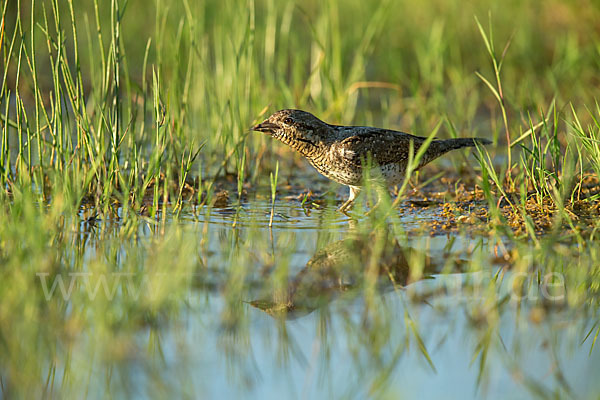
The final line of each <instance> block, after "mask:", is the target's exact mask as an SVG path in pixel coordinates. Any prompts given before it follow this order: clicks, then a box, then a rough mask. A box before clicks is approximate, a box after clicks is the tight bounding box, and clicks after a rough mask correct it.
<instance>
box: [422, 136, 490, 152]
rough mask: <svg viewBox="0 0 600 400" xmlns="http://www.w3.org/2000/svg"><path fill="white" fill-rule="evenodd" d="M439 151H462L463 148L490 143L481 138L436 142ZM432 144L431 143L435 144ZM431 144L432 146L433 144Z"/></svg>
mask: <svg viewBox="0 0 600 400" xmlns="http://www.w3.org/2000/svg"><path fill="white" fill-rule="evenodd" d="M436 142H437V145H438V146H439V148H440V150H441V151H444V152H446V151H450V150H455V149H462V148H463V147H475V146H476V145H480V146H484V145H486V144H490V143H492V142H491V141H490V140H488V139H481V138H457V139H446V140H439V141H436ZM436 142H433V143H436ZM433 143H432V144H433Z"/></svg>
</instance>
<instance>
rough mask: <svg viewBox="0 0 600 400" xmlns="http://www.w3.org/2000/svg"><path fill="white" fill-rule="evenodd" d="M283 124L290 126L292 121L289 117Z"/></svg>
mask: <svg viewBox="0 0 600 400" xmlns="http://www.w3.org/2000/svg"><path fill="white" fill-rule="evenodd" d="M283 122H284V123H285V124H287V125H292V124H293V123H294V120H293V119H291V118H290V117H286V118H285V119H284V120H283Z"/></svg>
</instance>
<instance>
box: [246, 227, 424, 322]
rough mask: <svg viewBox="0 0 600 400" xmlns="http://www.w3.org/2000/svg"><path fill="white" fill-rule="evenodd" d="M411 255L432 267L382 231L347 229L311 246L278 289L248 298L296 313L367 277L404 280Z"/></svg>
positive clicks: (277, 312)
mask: <svg viewBox="0 0 600 400" xmlns="http://www.w3.org/2000/svg"><path fill="white" fill-rule="evenodd" d="M413 260H414V261H416V262H421V263H422V265H424V267H425V268H424V272H431V271H432V265H431V260H430V259H429V257H427V256H426V255H424V254H423V253H420V252H418V251H417V250H414V249H411V248H402V247H401V246H400V245H399V244H398V242H397V240H395V239H392V238H388V237H387V233H386V234H384V236H382V235H381V234H379V235H377V234H369V235H362V236H361V235H353V236H352V237H349V238H346V239H343V240H339V241H336V242H332V243H330V244H329V245H327V246H325V247H324V248H322V249H321V250H319V251H317V252H316V253H315V254H314V255H313V257H312V258H311V259H310V260H309V261H308V262H307V263H306V266H305V267H304V268H303V269H302V270H301V271H300V272H299V273H298V274H297V275H296V276H295V277H294V278H293V279H292V280H291V281H290V282H289V285H288V287H287V290H285V291H283V293H281V292H278V293H270V294H269V295H268V296H266V297H265V298H261V299H259V300H254V301H251V302H250V304H251V305H252V306H254V307H256V308H259V309H261V310H262V311H264V312H266V313H268V314H270V315H273V316H285V317H287V318H297V317H299V316H303V315H306V314H309V313H311V312H312V311H314V310H315V309H317V308H319V307H322V306H324V305H325V304H327V303H329V302H331V301H332V300H333V299H334V298H335V297H336V296H337V295H339V294H341V293H348V292H356V289H360V288H361V287H362V286H364V284H365V282H367V281H368V280H369V279H374V280H376V281H377V284H378V286H379V287H380V288H382V289H385V288H389V287H392V286H405V285H406V284H407V282H408V278H409V274H410V271H411V261H413Z"/></svg>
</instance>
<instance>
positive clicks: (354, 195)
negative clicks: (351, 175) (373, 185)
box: [338, 186, 360, 212]
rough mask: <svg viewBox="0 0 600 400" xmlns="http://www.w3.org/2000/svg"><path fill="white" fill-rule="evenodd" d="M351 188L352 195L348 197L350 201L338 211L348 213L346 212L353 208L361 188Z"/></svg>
mask: <svg viewBox="0 0 600 400" xmlns="http://www.w3.org/2000/svg"><path fill="white" fill-rule="evenodd" d="M348 187H349V188H350V194H349V196H348V200H346V201H345V202H344V204H342V206H341V207H340V208H338V211H341V212H346V210H348V209H349V208H350V207H352V203H354V200H355V199H356V198H357V197H358V194H359V193H360V188H359V187H358V186H348Z"/></svg>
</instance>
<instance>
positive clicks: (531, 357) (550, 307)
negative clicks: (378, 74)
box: [51, 201, 600, 399]
mask: <svg viewBox="0 0 600 400" xmlns="http://www.w3.org/2000/svg"><path fill="white" fill-rule="evenodd" d="M405 211H406V210H404V211H403V210H402V208H401V210H400V215H402V217H401V218H400V220H399V222H400V226H401V227H402V229H404V230H405V231H406V232H408V233H407V234H406V242H403V244H402V246H399V247H398V246H396V247H394V246H391V245H390V247H391V248H393V250H392V252H391V254H390V255H389V257H390V258H389V260H388V261H389V262H388V264H389V265H394V266H393V267H392V268H396V267H395V265H396V264H398V263H399V264H402V265H400V266H398V269H397V270H394V269H392V270H387V272H386V273H380V274H379V276H376V277H375V278H373V279H371V278H372V277H371V278H369V274H368V273H365V271H364V269H361V268H360V265H361V263H363V264H364V265H367V260H368V256H369V255H370V254H371V253H370V250H371V249H370V247H372V246H375V241H373V242H372V243H371V242H369V240H370V238H371V237H372V236H371V235H373V234H377V232H375V231H367V232H363V233H362V234H361V235H362V236H360V235H359V238H360V239H359V240H357V241H353V240H354V239H353V237H354V235H355V234H356V231H357V230H360V226H361V224H363V221H358V222H356V221H352V220H351V219H350V218H348V217H346V216H343V215H342V214H339V213H335V212H334V211H333V210H332V209H330V208H327V207H324V209H322V210H318V209H313V210H310V211H309V212H307V211H306V210H304V209H303V208H302V207H301V206H300V204H299V203H298V202H286V201H281V202H277V203H276V207H275V217H274V223H273V227H272V229H270V228H269V227H268V221H269V215H270V205H269V204H268V203H266V202H260V201H256V202H252V203H247V204H243V205H242V207H241V208H229V209H212V210H210V212H209V211H208V209H206V208H202V209H198V210H195V212H191V211H190V210H187V211H186V212H184V213H183V214H182V215H181V216H180V217H179V219H177V220H176V221H175V220H168V221H167V223H166V226H163V227H162V228H159V227H157V226H153V225H152V224H151V223H148V224H147V225H141V226H140V227H139V229H138V232H137V233H138V235H137V238H136V240H137V241H138V243H139V246H140V249H142V250H143V249H147V248H146V247H144V246H148V241H151V240H152V237H153V236H156V235H155V233H156V232H157V231H158V230H160V229H162V230H166V231H169V229H174V228H176V229H175V230H178V229H179V228H181V229H179V230H181V231H183V232H185V234H184V235H183V236H181V237H180V238H178V239H174V242H173V243H179V244H181V241H184V242H185V243H184V244H183V245H184V246H185V247H182V249H184V250H185V249H187V250H185V252H183V251H184V250H181V251H182V252H181V253H180V254H185V258H186V262H188V263H189V266H188V267H184V268H183V269H181V268H177V269H176V270H174V271H164V270H159V271H154V272H151V271H150V270H149V269H150V268H149V267H151V266H152V265H153V260H152V259H151V257H152V255H151V254H141V255H140V256H139V257H140V261H139V262H138V263H139V265H143V266H144V267H143V269H141V270H139V271H137V272H135V273H130V274H135V275H136V276H138V275H140V274H151V273H158V274H162V275H161V278H160V279H159V281H160V280H163V279H164V280H165V281H166V282H167V283H165V285H170V284H171V282H170V280H172V279H173V276H176V275H181V276H182V277H183V278H182V279H181V280H180V281H177V282H176V286H174V289H172V290H173V293H172V294H171V296H170V297H167V298H168V300H163V301H164V303H168V304H169V306H168V307H167V309H166V310H167V311H166V312H164V313H162V314H160V313H159V314H160V316H159V317H158V318H157V320H156V321H154V322H150V323H148V324H147V325H145V324H142V325H141V326H140V327H139V328H135V329H128V330H126V331H124V332H123V333H122V334H120V335H118V336H117V337H115V338H113V339H110V340H109V341H108V342H107V343H110V345H106V344H102V343H103V342H99V343H95V342H96V338H95V335H96V334H97V333H98V332H95V331H94V329H91V330H89V331H87V332H86V333H85V334H84V337H85V339H81V340H80V341H79V342H78V343H77V344H75V345H74V346H73V347H68V349H69V351H68V356H67V355H66V353H61V351H60V350H59V351H58V355H57V356H56V359H58V360H59V361H58V362H54V363H53V364H51V365H54V367H55V369H56V370H55V374H54V376H53V379H52V381H53V388H54V389H53V390H57V391H60V392H62V393H63V394H75V395H77V394H81V393H83V392H86V393H102V392H103V391H105V390H107V391H110V392H111V393H113V394H114V395H117V396H121V395H126V396H128V397H130V396H131V397H147V396H149V397H154V396H158V397H161V396H163V395H167V394H169V395H171V396H176V397H180V396H191V397H200V396H201V397H208V398H240V397H243V398H257V399H258V398H260V399H264V398H366V397H380V396H383V397H392V398H397V397H402V398H446V399H449V398H456V399H465V398H482V397H485V398H498V399H504V398H524V399H525V398H535V397H541V398H546V397H549V396H553V395H558V396H559V397H573V398H590V397H594V396H595V395H596V394H597V393H599V392H600V382H599V381H598V380H597V379H595V378H596V376H597V372H596V371H598V370H599V368H600V356H599V355H598V351H597V350H593V351H591V341H592V339H593V338H588V339H587V340H585V337H586V334H587V333H588V331H589V330H590V329H592V324H591V323H590V322H589V321H590V319H589V318H588V317H589V316H588V315H586V312H585V311H584V310H572V309H569V308H568V307H567V306H565V304H564V291H562V290H563V288H562V287H561V286H560V285H554V286H552V285H544V284H543V283H544V280H543V279H542V280H541V284H540V279H539V277H536V276H535V274H534V273H532V274H531V276H530V275H523V274H516V273H514V272H511V271H510V270H506V269H503V268H502V267H501V266H498V265H495V264H492V262H491V260H492V258H493V256H494V254H493V251H492V249H493V247H492V246H491V244H490V243H488V241H487V239H485V238H478V239H474V238H469V237H467V236H460V235H451V236H448V235H439V236H434V237H430V236H428V235H423V234H419V233H411V232H415V231H417V230H418V228H419V227H420V226H422V225H423V224H425V223H427V222H431V221H432V220H435V219H436V218H438V216H439V209H437V208H436V207H430V208H427V207H426V208H421V209H414V210H412V211H411V212H405ZM83 225H86V223H83ZM109 225H111V224H109V223H107V222H104V221H99V222H98V223H97V224H96V225H95V226H94V227H92V228H89V227H88V228H86V229H83V230H84V231H85V232H84V233H81V235H82V236H83V237H85V244H84V248H85V250H84V252H85V254H84V259H85V260H87V261H86V263H88V264H90V265H91V264H93V262H94V260H95V259H97V258H98V256H99V254H101V253H102V251H103V250H102V249H101V247H102V246H99V243H102V241H104V240H107V239H106V238H107V235H108V236H110V234H109V233H107V232H110V230H111V229H121V228H122V227H119V224H116V226H113V225H111V226H110V227H109ZM379 229H381V228H379ZM406 232H405V233H406ZM161 240H162V239H160V236H159V238H158V242H159V243H160V241H161ZM365 242H367V243H366V244H365V245H364V247H361V246H363V244H364V243H365ZM167 245H168V244H167ZM357 247H360V249H359V250H357ZM355 251H356V252H355ZM143 252H144V251H142V253H143ZM131 253H132V250H131V248H129V247H124V248H122V249H121V250H120V251H118V252H117V258H118V257H121V258H122V260H121V261H117V263H118V262H122V263H123V264H127V261H126V260H127V257H132V255H131ZM133 253H135V252H133ZM146 253H147V252H146ZM347 254H350V256H349V258H344V257H347ZM415 254H417V255H415ZM418 254H423V256H419V255H418ZM363 255H366V256H365V258H364V259H363V258H361V257H362V256H363ZM174 257H176V256H174ZM398 257H400V258H398ZM411 257H412V258H411ZM419 257H420V258H419ZM425 258H427V260H428V261H427V262H428V265H429V266H428V267H426V268H425V274H424V275H423V276H421V277H418V278H416V279H412V278H410V277H409V276H408V274H409V271H410V270H411V268H413V267H414V266H413V265H411V263H413V262H415V263H417V264H419V263H421V262H424V261H423V260H424V259H425ZM399 259H400V260H402V261H398V260H399ZM332 260H333V261H332ZM157 262H158V261H157ZM386 262H387V261H385V260H383V259H382V260H378V262H377V263H381V264H382V265H383V264H385V263H386ZM404 262H406V264H407V265H403V263H404ZM178 263H180V261H178V260H175V259H174V260H173V265H176V264H178ZM450 263H453V264H455V263H458V264H459V265H460V267H459V268H458V270H457V269H453V270H448V268H449V267H448V266H449V265H450ZM346 264H347V265H346ZM354 264H356V265H358V266H359V269H358V270H357V269H356V268H354V267H355V266H356V265H354ZM388 264H386V265H388ZM331 265H333V267H332V266H331ZM353 265H354V266H353ZM369 265H371V264H369ZM86 268H87V267H86ZM90 268H91V267H90ZM365 268H367V267H365ZM86 270H87V269H86ZM128 273H129V272H128ZM278 275H283V279H282V281H285V282H289V285H288V287H283V288H281V287H279V286H278V284H277V283H276V281H275V279H274V277H275V276H278ZM128 277H129V275H127V274H125V275H124V277H122V279H128ZM517 279H519V280H523V279H524V280H525V282H526V283H529V286H528V289H527V291H526V292H524V293H523V292H517V291H516V290H515V289H514V284H515V282H516V280H517ZM136 282H137V283H139V281H136ZM519 282H521V281H519ZM138 289H139V288H138ZM153 290H158V289H157V288H156V287H149V286H147V287H144V288H143V289H141V299H136V302H138V303H139V302H144V301H148V299H147V298H146V297H145V296H146V295H149V296H150V297H151V296H152V294H153V293H151V292H152V291H153ZM126 295H127V293H126V291H125V289H121V290H120V291H117V294H116V297H114V298H111V299H110V301H112V302H113V303H114V302H117V303H118V302H119V301H121V300H123V299H124V298H125V297H126ZM138 295H139V292H138ZM561 296H562V297H561ZM517 300H521V301H517ZM123 303H125V301H123ZM71 305H72V307H77V304H76V301H75V300H71ZM88 306H89V305H88ZM173 310H175V311H173ZM540 313H541V314H540ZM540 315H542V317H540ZM117 332H119V331H118V330H117ZM592 336H593V335H592ZM119 343H120V344H119ZM113 346H114V347H115V348H120V347H119V346H123V348H125V349H126V350H123V351H119V352H117V353H116V354H117V355H116V356H114V357H113V356H110V355H109V356H107V354H110V350H111V348H110V347H113ZM65 360H69V361H68V362H66V361H65ZM74 369H76V370H79V369H80V370H82V371H90V372H89V373H85V374H83V376H84V377H87V378H88V380H86V379H82V378H79V377H77V378H76V376H78V374H77V373H76V372H74V371H73V370H74ZM61 371H62V372H61ZM65 376H67V377H69V379H65Z"/></svg>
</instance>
